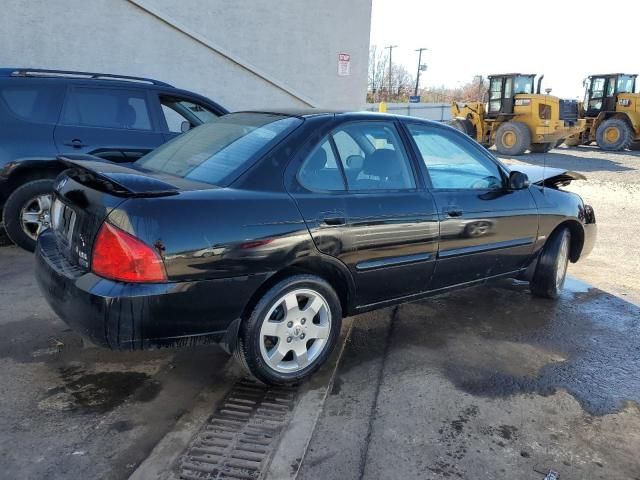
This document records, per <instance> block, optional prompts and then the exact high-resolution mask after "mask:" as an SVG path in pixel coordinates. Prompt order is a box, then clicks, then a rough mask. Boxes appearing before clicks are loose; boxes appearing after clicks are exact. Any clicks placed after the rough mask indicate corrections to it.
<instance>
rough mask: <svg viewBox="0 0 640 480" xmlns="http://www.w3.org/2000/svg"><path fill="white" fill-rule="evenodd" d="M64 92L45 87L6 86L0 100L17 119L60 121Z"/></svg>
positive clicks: (39, 121)
mask: <svg viewBox="0 0 640 480" xmlns="http://www.w3.org/2000/svg"><path fill="white" fill-rule="evenodd" d="M63 92H64V90H62V89H60V88H55V87H49V86H44V85H33V86H6V87H2V88H1V89H0V99H2V102H3V103H4V104H5V106H6V107H7V108H8V109H9V111H10V112H11V113H12V114H13V115H15V116H16V117H18V118H20V119H22V120H27V121H30V122H37V123H55V122H57V121H58V116H59V114H60V106H61V104H62V97H63Z"/></svg>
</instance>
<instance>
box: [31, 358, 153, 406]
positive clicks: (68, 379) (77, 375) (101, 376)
mask: <svg viewBox="0 0 640 480" xmlns="http://www.w3.org/2000/svg"><path fill="white" fill-rule="evenodd" d="M59 374H60V378H61V380H62V382H63V384H62V385H60V386H58V387H55V388H51V389H49V390H48V391H47V392H46V397H45V398H44V399H43V400H41V401H40V402H39V404H38V406H39V408H41V409H53V410H64V411H71V412H78V413H106V412H109V411H111V410H113V409H114V408H116V407H118V406H119V405H121V404H122V403H124V402H125V401H126V400H128V399H131V400H133V401H137V402H149V401H151V400H153V399H154V398H155V397H156V396H157V395H158V393H159V392H160V390H161V389H162V386H161V385H160V383H159V382H157V381H156V380H154V379H153V378H152V377H151V375H149V374H148V373H145V372H136V371H126V372H121V371H102V372H87V371H86V370H84V369H83V368H82V367H80V366H66V367H62V368H60V369H59Z"/></svg>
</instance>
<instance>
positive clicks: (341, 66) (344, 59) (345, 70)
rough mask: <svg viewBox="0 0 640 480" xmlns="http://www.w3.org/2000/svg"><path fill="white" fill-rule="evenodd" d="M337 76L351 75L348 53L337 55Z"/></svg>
mask: <svg viewBox="0 0 640 480" xmlns="http://www.w3.org/2000/svg"><path fill="white" fill-rule="evenodd" d="M338 75H339V76H341V77H346V76H348V75H351V55H349V54H348V53H339V54H338Z"/></svg>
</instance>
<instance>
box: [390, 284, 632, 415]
mask: <svg viewBox="0 0 640 480" xmlns="http://www.w3.org/2000/svg"><path fill="white" fill-rule="evenodd" d="M568 287H569V291H570V294H569V295H566V296H563V297H562V298H560V299H559V300H557V301H551V300H546V299H535V298H533V297H531V296H530V294H529V293H528V291H527V288H526V287H525V286H524V285H520V284H519V283H518V282H513V283H508V284H501V285H499V286H493V287H488V286H487V287H479V288H474V289H469V290H463V291H458V292H454V293H450V294H447V295H442V296H439V297H434V298H433V299H430V300H426V301H423V302H421V303H417V304H411V305H405V306H402V307H401V308H400V310H399V315H398V319H397V324H396V326H395V332H396V334H395V335H394V337H395V338H394V339H393V340H392V342H393V343H392V350H395V351H398V352H400V351H403V350H406V349H407V348H409V349H413V350H416V352H415V354H414V356H413V357H412V358H413V359H412V360H408V361H410V362H417V363H420V364H424V365H425V368H427V367H428V368H429V369H433V368H435V369H438V370H440V371H441V372H442V373H443V374H444V375H445V376H446V378H447V379H449V381H451V382H452V383H453V384H454V385H455V386H456V387H457V388H459V389H460V390H463V391H464V392H466V393H469V394H472V395H476V396H483V397H507V396H511V395H514V394H538V395H543V396H548V395H552V394H554V393H555V392H556V391H557V390H558V389H564V390H566V391H567V392H569V393H570V394H571V395H572V396H573V397H574V398H576V400H577V401H578V402H579V403H580V404H581V406H582V408H583V409H584V410H585V411H587V412H588V413H590V414H591V415H604V414H608V413H612V412H615V411H619V410H620V409H622V408H623V407H624V405H625V403H626V402H627V401H632V402H636V403H638V402H640V375H638V371H640V348H638V345H640V308H638V307H637V306H635V305H633V304H630V303H628V302H626V301H624V300H622V299H620V298H618V297H615V296H613V295H610V294H607V293H605V292H602V291H600V290H598V289H595V288H592V287H589V286H588V285H586V284H584V283H583V282H580V281H575V280H573V279H572V280H571V281H570V282H569V286H568ZM586 292H588V293H586ZM585 293H586V294H585ZM575 294H578V297H575V298H574V297H573V295H575ZM398 332H399V333H398Z"/></svg>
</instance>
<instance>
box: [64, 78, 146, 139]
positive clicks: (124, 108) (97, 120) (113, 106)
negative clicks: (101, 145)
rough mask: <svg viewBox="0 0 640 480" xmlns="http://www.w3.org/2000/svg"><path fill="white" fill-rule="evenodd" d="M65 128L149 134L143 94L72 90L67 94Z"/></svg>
mask: <svg viewBox="0 0 640 480" xmlns="http://www.w3.org/2000/svg"><path fill="white" fill-rule="evenodd" d="M60 122H61V123H62V124H64V125H77V126H84V127H102V128H121V129H125V130H151V120H150V117H149V107H148V104H147V98H146V94H145V93H144V92H137V91H133V90H121V89H109V88H84V87H80V88H74V89H73V90H70V91H69V93H68V94H67V99H66V101H65V105H64V109H63V111H62V118H61V121H60Z"/></svg>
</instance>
